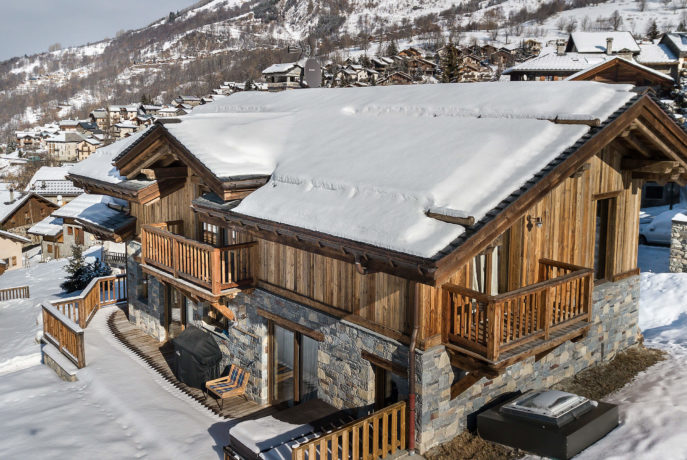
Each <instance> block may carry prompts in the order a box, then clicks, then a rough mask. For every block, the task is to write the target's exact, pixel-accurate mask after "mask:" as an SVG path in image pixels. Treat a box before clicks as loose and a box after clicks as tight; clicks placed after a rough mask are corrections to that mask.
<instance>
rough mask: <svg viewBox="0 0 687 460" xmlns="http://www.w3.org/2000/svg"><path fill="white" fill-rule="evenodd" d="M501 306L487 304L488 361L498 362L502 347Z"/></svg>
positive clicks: (491, 303)
mask: <svg viewBox="0 0 687 460" xmlns="http://www.w3.org/2000/svg"><path fill="white" fill-rule="evenodd" d="M501 305H502V304H495V303H493V302H489V303H488V304H487V321H488V323H489V328H488V330H487V334H488V337H487V359H489V360H491V361H496V360H497V359H498V357H499V348H500V346H501Z"/></svg>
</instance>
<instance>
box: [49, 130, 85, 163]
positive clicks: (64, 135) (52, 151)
mask: <svg viewBox="0 0 687 460" xmlns="http://www.w3.org/2000/svg"><path fill="white" fill-rule="evenodd" d="M83 143H84V137H83V136H82V135H81V134H79V133H77V132H60V133H58V134H55V135H54V136H50V137H49V138H47V139H46V140H45V144H46V146H47V149H48V154H49V155H51V156H52V157H54V158H55V159H56V160H58V161H77V160H78V159H79V156H80V152H79V149H80V148H81V147H83Z"/></svg>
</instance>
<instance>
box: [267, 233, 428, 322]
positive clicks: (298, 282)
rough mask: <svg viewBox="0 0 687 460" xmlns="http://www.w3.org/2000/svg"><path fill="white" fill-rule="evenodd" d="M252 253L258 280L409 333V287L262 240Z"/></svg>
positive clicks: (411, 290) (384, 276)
mask: <svg viewBox="0 0 687 460" xmlns="http://www.w3.org/2000/svg"><path fill="white" fill-rule="evenodd" d="M258 253H259V262H258V277H259V279H260V280H261V281H265V282H267V283H269V284H271V285H274V286H278V287H280V288H283V289H287V290H289V291H292V292H294V293H296V294H298V295H301V296H304V297H306V298H308V299H312V300H314V301H316V302H320V303H323V304H325V305H327V306H330V307H332V308H334V309H336V310H339V311H341V312H343V313H347V314H351V315H354V316H359V317H361V318H363V319H366V320H368V321H372V322H374V323H376V324H378V325H380V326H383V327H386V328H389V329H392V330H394V331H397V332H401V333H405V334H408V333H409V332H410V312H411V311H412V309H411V302H413V301H414V296H415V294H414V289H415V283H413V282H411V281H408V280H405V279H403V278H399V277H396V276H393V275H388V274H385V273H373V274H368V275H361V274H359V273H358V272H357V271H356V269H355V266H354V265H353V264H349V263H346V262H342V261H339V260H334V259H331V258H328V257H324V256H320V255H317V254H313V253H310V252H307V251H303V250H300V249H295V248H292V247H288V246H284V245H281V244H278V243H273V242H270V241H265V240H259V248H258Z"/></svg>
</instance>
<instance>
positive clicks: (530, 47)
mask: <svg viewBox="0 0 687 460" xmlns="http://www.w3.org/2000/svg"><path fill="white" fill-rule="evenodd" d="M522 49H524V50H526V51H527V52H528V53H530V54H533V55H538V54H539V53H540V52H541V49H542V44H541V42H539V41H537V40H533V39H527V40H524V41H523V42H522Z"/></svg>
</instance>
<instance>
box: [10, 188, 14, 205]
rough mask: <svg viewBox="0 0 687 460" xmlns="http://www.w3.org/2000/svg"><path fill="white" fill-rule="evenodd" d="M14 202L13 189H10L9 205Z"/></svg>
mask: <svg viewBox="0 0 687 460" xmlns="http://www.w3.org/2000/svg"><path fill="white" fill-rule="evenodd" d="M13 201H14V188H13V187H10V203H11V202H13Z"/></svg>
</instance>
